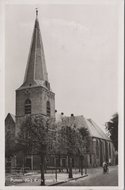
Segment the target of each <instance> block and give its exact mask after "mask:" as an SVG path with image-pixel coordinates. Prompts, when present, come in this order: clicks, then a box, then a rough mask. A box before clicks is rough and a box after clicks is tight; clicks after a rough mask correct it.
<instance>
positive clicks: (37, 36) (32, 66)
mask: <svg viewBox="0 0 125 190" xmlns="http://www.w3.org/2000/svg"><path fill="white" fill-rule="evenodd" d="M28 114H31V115H37V114H41V115H43V116H45V117H52V118H55V94H54V93H53V92H52V90H51V88H50V83H49V80H48V74H47V69H46V62H45V55H44V48H43V43H42V37H41V32H40V26H39V21H38V10H36V19H35V25H34V30H33V35H32V40H31V46H30V51H29V57H28V62H27V67H26V71H25V77H24V82H23V84H22V85H21V87H20V88H18V89H17V90H16V127H17V130H18V129H19V128H20V125H21V123H22V122H23V120H24V118H25V117H26V115H28Z"/></svg>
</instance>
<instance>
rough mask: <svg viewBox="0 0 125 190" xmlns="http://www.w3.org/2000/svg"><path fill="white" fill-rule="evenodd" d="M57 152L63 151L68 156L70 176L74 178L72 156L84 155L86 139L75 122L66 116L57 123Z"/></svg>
mask: <svg viewBox="0 0 125 190" xmlns="http://www.w3.org/2000/svg"><path fill="white" fill-rule="evenodd" d="M57 126H58V127H57V128H58V131H57V146H56V152H57V154H60V150H61V153H63V154H65V155H67V157H68V168H67V171H68V172H69V178H72V177H73V175H72V158H73V157H74V156H76V155H77V156H78V155H79V156H82V154H83V152H84V141H83V139H82V135H81V133H80V132H79V130H78V129H77V128H76V125H75V122H74V121H73V122H72V121H70V120H69V119H67V118H65V119H63V120H62V121H61V122H59V123H58V124H57Z"/></svg>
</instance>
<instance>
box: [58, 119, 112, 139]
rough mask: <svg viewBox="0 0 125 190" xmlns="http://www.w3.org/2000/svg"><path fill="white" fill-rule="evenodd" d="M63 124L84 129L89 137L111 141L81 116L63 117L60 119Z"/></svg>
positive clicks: (92, 123)
mask: <svg viewBox="0 0 125 190" xmlns="http://www.w3.org/2000/svg"><path fill="white" fill-rule="evenodd" d="M62 122H63V123H66V124H67V123H68V125H70V126H73V125H74V124H75V126H76V127H77V128H81V127H85V128H87V129H88V132H89V135H90V136H91V137H96V138H100V139H105V140H109V141H110V140H111V139H110V138H109V137H108V136H107V135H106V134H105V133H104V132H103V130H102V129H101V127H99V126H98V125H97V124H96V123H95V122H94V121H93V120H92V119H86V118H85V117H84V116H83V115H81V116H71V117H66V116H64V117H63V118H62ZM60 123H61V122H60Z"/></svg>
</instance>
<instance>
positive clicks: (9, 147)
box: [5, 131, 15, 158]
mask: <svg viewBox="0 0 125 190" xmlns="http://www.w3.org/2000/svg"><path fill="white" fill-rule="evenodd" d="M14 154H15V140H14V138H13V136H12V135H11V133H10V131H7V132H6V134H5V157H6V158H7V157H11V156H13V155H14Z"/></svg>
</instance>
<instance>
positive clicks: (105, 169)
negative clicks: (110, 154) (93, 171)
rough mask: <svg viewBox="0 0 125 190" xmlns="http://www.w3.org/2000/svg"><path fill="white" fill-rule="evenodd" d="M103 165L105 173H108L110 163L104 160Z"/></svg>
mask: <svg viewBox="0 0 125 190" xmlns="http://www.w3.org/2000/svg"><path fill="white" fill-rule="evenodd" d="M102 167H103V173H104V174H105V173H107V170H108V164H107V163H106V162H105V161H104V162H103V164H102Z"/></svg>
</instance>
